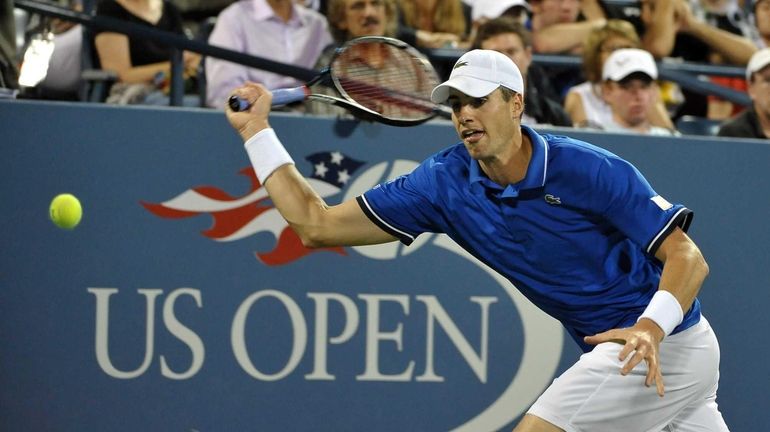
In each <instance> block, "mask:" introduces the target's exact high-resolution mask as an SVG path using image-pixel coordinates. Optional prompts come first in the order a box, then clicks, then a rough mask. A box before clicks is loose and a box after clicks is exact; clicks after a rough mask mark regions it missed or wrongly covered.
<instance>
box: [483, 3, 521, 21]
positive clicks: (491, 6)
mask: <svg viewBox="0 0 770 432" xmlns="http://www.w3.org/2000/svg"><path fill="white" fill-rule="evenodd" d="M515 6H519V7H523V8H524V9H526V10H527V12H529V11H530V8H529V3H527V2H526V0H476V1H475V2H474V3H473V7H472V9H471V19H472V20H473V21H476V20H478V19H480V18H489V19H494V18H497V17H499V16H500V15H502V14H503V12H505V11H507V10H508V9H510V8H512V7H515Z"/></svg>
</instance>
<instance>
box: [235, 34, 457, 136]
mask: <svg viewBox="0 0 770 432" xmlns="http://www.w3.org/2000/svg"><path fill="white" fill-rule="evenodd" d="M319 82H320V83H322V84H325V85H327V86H333V87H334V88H335V89H336V90H337V91H338V92H339V94H340V95H341V96H342V97H335V96H328V95H323V94H313V93H311V90H310V86H312V85H314V84H317V83H319ZM330 84H331V85H330ZM438 84H439V78H438V75H437V74H436V71H435V69H433V66H432V65H431V64H430V62H429V61H428V60H427V59H426V58H425V57H423V56H422V55H421V54H420V53H419V52H418V51H417V50H416V49H414V48H412V47H411V46H409V45H408V44H406V43H404V42H402V41H400V40H398V39H392V38H388V37H379V36H366V37H361V38H356V39H353V40H351V41H349V42H347V43H346V44H345V45H343V46H342V47H340V48H338V49H337V51H336V52H335V53H334V56H333V57H332V61H331V62H330V64H329V67H327V68H326V69H324V70H323V71H321V73H320V74H319V75H318V76H316V77H315V78H313V79H312V80H310V81H308V82H307V83H306V84H305V85H303V86H300V87H295V88H288V89H277V90H273V91H272V93H273V106H280V105H286V104H288V103H293V102H299V101H303V100H315V101H321V102H324V103H328V104H331V105H335V106H338V107H342V108H344V109H346V110H348V111H349V112H350V113H352V114H353V115H355V116H356V117H359V118H362V119H364V120H370V121H377V122H380V123H384V124H388V125H392V126H413V125H417V124H420V123H423V122H425V121H427V120H430V119H431V118H433V117H436V116H437V115H440V116H442V117H445V118H451V112H450V111H449V109H448V108H446V107H443V106H440V105H437V104H434V103H433V102H431V100H430V92H431V91H432V90H433V88H434V87H435V86H436V85H438ZM228 105H229V106H230V108H231V109H232V110H233V111H245V110H247V109H248V108H249V106H250V102H249V101H246V100H243V99H241V98H239V97H238V96H231V97H230V99H229V100H228Z"/></svg>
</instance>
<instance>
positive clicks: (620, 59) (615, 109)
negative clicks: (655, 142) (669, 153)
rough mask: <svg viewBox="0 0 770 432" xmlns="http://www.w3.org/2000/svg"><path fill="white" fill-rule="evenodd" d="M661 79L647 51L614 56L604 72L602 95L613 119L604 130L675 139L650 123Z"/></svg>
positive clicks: (670, 132)
mask: <svg viewBox="0 0 770 432" xmlns="http://www.w3.org/2000/svg"><path fill="white" fill-rule="evenodd" d="M657 78H658V68H657V66H656V65H655V59H653V58H652V55H651V54H650V53H648V52H647V51H644V50H641V49H638V48H623V49H619V50H616V51H614V52H613V53H612V54H610V56H609V58H607V61H606V62H605V63H604V68H603V69H602V79H603V80H604V83H603V84H602V92H603V94H604V98H605V100H606V101H607V103H608V104H609V105H610V108H611V109H612V118H611V119H610V121H609V122H607V123H604V124H602V125H601V126H602V127H601V128H602V129H603V130H605V131H607V132H626V133H636V134H644V135H675V134H676V133H675V131H673V130H671V129H666V128H661V127H658V126H653V125H652V123H651V122H650V110H651V108H652V106H653V104H654V103H655V102H656V100H657V97H658V89H657V87H656V86H655V82H654V80H655V79H657Z"/></svg>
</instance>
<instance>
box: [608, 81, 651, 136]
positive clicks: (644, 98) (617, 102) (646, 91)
mask: <svg viewBox="0 0 770 432" xmlns="http://www.w3.org/2000/svg"><path fill="white" fill-rule="evenodd" d="M656 91H657V89H656V87H655V86H654V85H653V83H652V81H646V80H641V79H632V80H629V81H626V82H622V83H619V82H613V81H608V82H606V83H605V85H604V89H603V94H604V98H605V100H606V101H607V103H608V104H610V106H611V107H612V113H613V116H615V117H617V118H618V119H619V120H620V122H621V124H622V125H624V126H627V127H637V126H644V125H646V124H648V123H649V115H648V113H649V110H650V107H651V106H652V104H653V103H654V101H655V92H656Z"/></svg>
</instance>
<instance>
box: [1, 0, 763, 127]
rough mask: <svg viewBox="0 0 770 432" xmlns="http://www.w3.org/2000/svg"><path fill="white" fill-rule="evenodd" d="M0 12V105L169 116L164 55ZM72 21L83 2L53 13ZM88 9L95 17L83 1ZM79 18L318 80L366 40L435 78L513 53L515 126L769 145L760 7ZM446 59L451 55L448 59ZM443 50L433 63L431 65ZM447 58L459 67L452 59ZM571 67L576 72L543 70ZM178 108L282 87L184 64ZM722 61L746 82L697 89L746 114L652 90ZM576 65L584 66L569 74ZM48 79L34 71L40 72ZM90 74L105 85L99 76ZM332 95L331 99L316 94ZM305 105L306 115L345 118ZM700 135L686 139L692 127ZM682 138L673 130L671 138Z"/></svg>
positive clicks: (213, 9)
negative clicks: (521, 85) (149, 32)
mask: <svg viewBox="0 0 770 432" xmlns="http://www.w3.org/2000/svg"><path fill="white" fill-rule="evenodd" d="M2 1H3V3H2V9H0V28H2V30H1V31H0V90H2V92H0V97H5V98H12V97H18V98H44V99H65V100H66V99H69V100H94V96H93V93H87V91H85V90H84V88H86V87H87V86H91V87H89V89H90V88H92V87H93V85H94V82H96V81H98V82H100V83H101V84H103V86H102V87H101V88H103V89H104V93H103V94H102V95H100V96H97V99H96V100H99V101H103V102H107V103H115V104H149V105H167V104H168V103H169V77H170V72H171V68H172V63H171V62H170V58H171V55H172V49H171V48H170V47H168V46H165V45H163V44H159V43H156V42H153V41H148V40H145V39H141V38H129V37H127V36H125V35H123V34H120V33H114V32H110V31H107V30H87V29H83V28H82V27H81V26H80V25H75V24H73V23H71V22H66V21H61V20H56V19H50V18H45V17H41V16H38V15H36V14H29V13H26V12H25V11H23V10H21V9H15V8H14V7H13V2H12V1H11V0H2ZM48 3H55V4H57V5H59V6H62V7H66V8H68V9H72V10H76V11H82V10H84V3H83V2H82V0H60V1H53V0H51V1H49V2H48ZM91 3H93V5H91ZM91 3H86V4H87V5H89V6H92V7H89V8H90V9H93V10H87V11H86V12H88V13H92V14H94V15H96V16H102V17H109V18H114V19H119V20H125V21H129V22H133V23H136V24H141V25H146V26H151V27H154V28H157V29H160V30H165V31H169V32H174V33H177V34H180V35H185V36H186V37H188V38H195V39H198V40H200V41H207V42H208V43H209V44H211V45H215V46H219V47H223V48H227V49H231V50H235V51H238V52H242V53H246V54H250V55H254V56H258V57H262V58H265V59H270V60H274V61H278V62H281V63H287V64H291V65H295V66H299V67H303V68H307V69H317V70H320V69H322V68H323V67H325V66H327V65H328V64H329V62H330V61H331V59H332V58H333V56H334V52H335V49H336V48H337V47H339V46H340V45H342V44H344V43H345V42H346V41H348V40H351V39H353V38H356V37H360V36H388V37H393V38H397V39H400V40H403V41H405V42H407V43H409V44H410V45H413V46H415V47H417V48H418V49H420V50H421V51H422V52H423V53H424V54H425V55H426V58H427V59H428V60H429V61H431V62H433V64H434V66H435V67H436V69H437V70H438V72H439V74H440V75H443V76H442V78H446V76H447V75H448V72H449V70H451V67H452V63H451V61H450V62H449V63H448V64H447V60H446V59H447V58H450V59H451V58H454V59H456V57H459V55H461V54H462V53H463V52H465V51H466V50H469V49H475V48H481V49H491V50H496V51H499V52H501V53H503V54H505V55H507V56H508V57H510V58H511V59H512V60H513V61H514V62H515V63H516V65H517V66H518V67H519V69H520V70H521V72H522V75H523V77H524V82H525V113H524V119H523V122H524V123H525V124H530V125H552V126H562V127H579V128H591V129H594V130H606V131H612V132H627V133H637V134H651V135H680V134H681V133H701V134H712V135H715V134H719V135H724V136H736V137H752V138H768V137H770V48H768V47H770V0H612V1H610V0H608V1H602V0H528V1H526V0H237V1H233V0H205V1H204V0H95V1H94V2H91ZM447 53H449V54H447ZM437 54H440V55H437ZM452 54H456V56H452ZM538 55H544V56H540V58H541V59H547V58H557V59H558V58H562V57H563V58H577V59H580V61H579V62H578V63H572V64H566V65H565V64H561V65H560V64H558V63H559V62H538V61H537V58H538V57H539V56H538ZM182 62H183V70H184V79H185V83H184V88H185V93H186V94H185V97H184V99H183V103H184V105H187V106H206V107H213V108H221V107H223V106H224V103H225V99H226V98H227V95H228V94H229V92H230V91H231V90H232V89H233V88H235V87H237V86H239V85H240V84H242V83H244V82H246V81H255V82H260V83H262V84H264V85H265V86H267V87H268V88H270V89H276V88H282V87H291V86H297V85H300V84H301V83H300V82H299V81H298V80H296V79H294V78H291V77H287V76H283V75H278V74H275V73H271V72H267V71H263V70H259V69H254V68H250V67H247V66H243V65H240V64H236V63H232V62H228V61H225V60H221V59H217V58H213V57H208V58H205V59H202V58H201V56H200V55H199V54H196V53H193V52H184V53H183V55H182ZM678 62H686V63H687V64H691V63H694V64H703V65H723V66H732V68H723V69H730V70H735V69H736V68H740V70H741V72H743V71H744V70H745V74H743V73H741V76H736V74H735V73H733V74H720V73H719V72H718V70H717V69H718V68H715V69H714V70H715V72H714V73H713V74H709V73H708V69H706V72H703V73H700V74H699V75H698V79H700V80H704V81H708V82H710V83H713V84H716V85H719V86H723V87H726V88H728V89H732V90H734V91H735V92H736V93H737V94H745V95H748V97H749V99H750V104H749V105H747V106H743V105H741V104H739V103H734V102H731V101H728V100H725V99H722V98H720V97H718V96H716V95H714V94H708V92H704V91H693V90H692V89H691V88H688V87H692V86H683V85H680V84H681V83H678V82H676V81H673V80H666V79H662V78H661V76H660V74H659V70H658V66H660V65H666V64H677V63H678ZM575 64H579V65H580V66H579V67H577V68H576V67H575ZM41 69H42V72H41ZM95 71H99V72H100V73H96V72H95ZM314 90H316V91H318V92H325V93H327V94H333V93H334V91H333V90H331V89H328V88H318V89H314ZM321 105H322V104H318V103H308V104H306V105H304V106H302V107H301V108H298V109H301V110H303V111H304V112H306V113H307V114H308V115H335V116H344V115H346V114H345V113H344V112H342V111H341V110H339V109H338V108H335V107H331V106H328V105H327V106H321ZM693 121H694V122H695V123H697V125H699V126H698V128H700V129H697V130H696V129H692V130H694V131H695V132H691V130H690V129H688V130H684V126H685V125H687V124H688V122H693ZM678 129H682V131H680V130H678Z"/></svg>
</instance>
